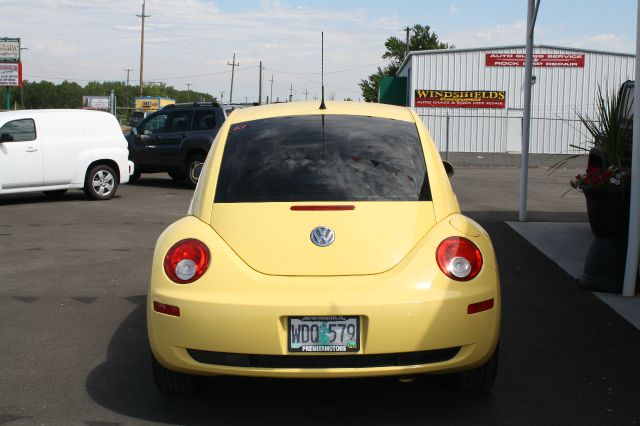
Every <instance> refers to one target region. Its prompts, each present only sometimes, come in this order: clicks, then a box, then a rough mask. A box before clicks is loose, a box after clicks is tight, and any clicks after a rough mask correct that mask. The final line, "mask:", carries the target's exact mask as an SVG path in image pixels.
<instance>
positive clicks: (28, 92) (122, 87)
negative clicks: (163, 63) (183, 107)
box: [0, 80, 215, 109]
mask: <svg viewBox="0 0 640 426" xmlns="http://www.w3.org/2000/svg"><path fill="white" fill-rule="evenodd" d="M112 90H113V91H114V93H115V95H116V107H117V108H133V106H134V105H133V104H134V98H135V97H136V96H138V95H139V93H140V86H138V85H129V88H128V90H127V85H126V83H123V82H121V81H106V82H98V81H92V82H89V83H87V84H86V85H85V86H84V87H83V86H81V85H79V84H78V83H75V82H70V81H63V82H62V83H59V84H55V83H52V82H50V81H44V80H43V81H39V82H33V81H27V80H25V81H23V87H22V89H20V88H17V87H14V88H12V89H11V106H12V107H14V106H16V107H17V108H19V109H43V108H81V107H82V97H83V96H109V95H110V94H111V91H112ZM127 93H128V99H127ZM21 94H24V100H23V99H21ZM0 95H2V94H1V93H0ZM144 96H164V97H166V98H171V99H175V100H176V102H188V101H190V102H194V101H198V102H199V101H205V102H211V101H213V100H215V98H214V97H213V96H211V95H210V94H208V93H203V92H196V91H194V90H191V91H188V90H177V89H176V88H174V87H173V86H168V85H166V84H165V83H151V84H145V87H144ZM2 98H4V96H2ZM2 104H4V102H2Z"/></svg>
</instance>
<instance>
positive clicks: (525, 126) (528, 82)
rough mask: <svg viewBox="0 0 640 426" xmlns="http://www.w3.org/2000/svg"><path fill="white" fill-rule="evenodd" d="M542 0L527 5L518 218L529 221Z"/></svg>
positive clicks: (533, 0) (532, 1)
mask: <svg viewBox="0 0 640 426" xmlns="http://www.w3.org/2000/svg"><path fill="white" fill-rule="evenodd" d="M539 7H540V0H529V1H528V7H527V48H526V53H525V56H524V83H523V84H524V113H523V119H522V153H521V163H520V210H519V214H518V219H519V220H520V222H526V221H527V183H528V180H529V138H530V136H531V86H532V83H533V78H532V76H533V30H534V29H535V27H536V18H537V16H538V8H539Z"/></svg>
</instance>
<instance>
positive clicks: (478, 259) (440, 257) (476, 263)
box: [436, 237, 482, 281]
mask: <svg viewBox="0 0 640 426" xmlns="http://www.w3.org/2000/svg"><path fill="white" fill-rule="evenodd" d="M436 261H437V262H438V266H439V267H440V270H441V271H442V272H444V274H445V275H446V276H448V277H449V278H451V279H452V280H456V281H469V280H472V279H473V278H475V277H476V276H477V275H478V274H479V273H480V269H482V253H480V249H479V248H478V247H477V246H476V245H475V244H473V243H472V242H471V241H470V240H468V239H466V238H464V237H449V238H447V239H446V240H444V241H442V242H441V243H440V245H439V246H438V249H437V250H436Z"/></svg>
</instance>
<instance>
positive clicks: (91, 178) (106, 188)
mask: <svg viewBox="0 0 640 426" xmlns="http://www.w3.org/2000/svg"><path fill="white" fill-rule="evenodd" d="M117 189H118V175H117V174H116V172H115V171H114V170H113V169H112V168H111V167H109V166H107V165H105V164H98V165H97V166H94V167H92V168H91V169H90V170H89V173H87V177H86V179H85V181H84V193H85V194H87V197H89V198H91V199H92V200H108V199H109V198H111V197H113V195H114V194H115V193H116V190H117Z"/></svg>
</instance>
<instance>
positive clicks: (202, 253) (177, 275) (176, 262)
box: [164, 238, 211, 284]
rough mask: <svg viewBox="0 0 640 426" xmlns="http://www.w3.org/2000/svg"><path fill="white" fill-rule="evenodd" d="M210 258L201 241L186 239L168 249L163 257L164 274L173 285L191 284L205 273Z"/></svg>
mask: <svg viewBox="0 0 640 426" xmlns="http://www.w3.org/2000/svg"><path fill="white" fill-rule="evenodd" d="M210 258H211V255H210V254H209V249H208V248H207V246H205V245H204V243H203V242H202V241H199V240H196V239H194V238H188V239H186V240H182V241H179V242H177V243H176V244H174V245H173V247H171V248H170V249H169V251H168V252H167V254H166V255H165V257H164V272H165V273H166V274H167V276H168V277H169V278H170V279H171V281H173V282H175V283H178V284H187V283H192V282H194V281H195V280H197V279H198V278H200V277H201V276H202V274H204V273H205V272H206V270H207V268H208V267H209V261H210Z"/></svg>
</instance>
